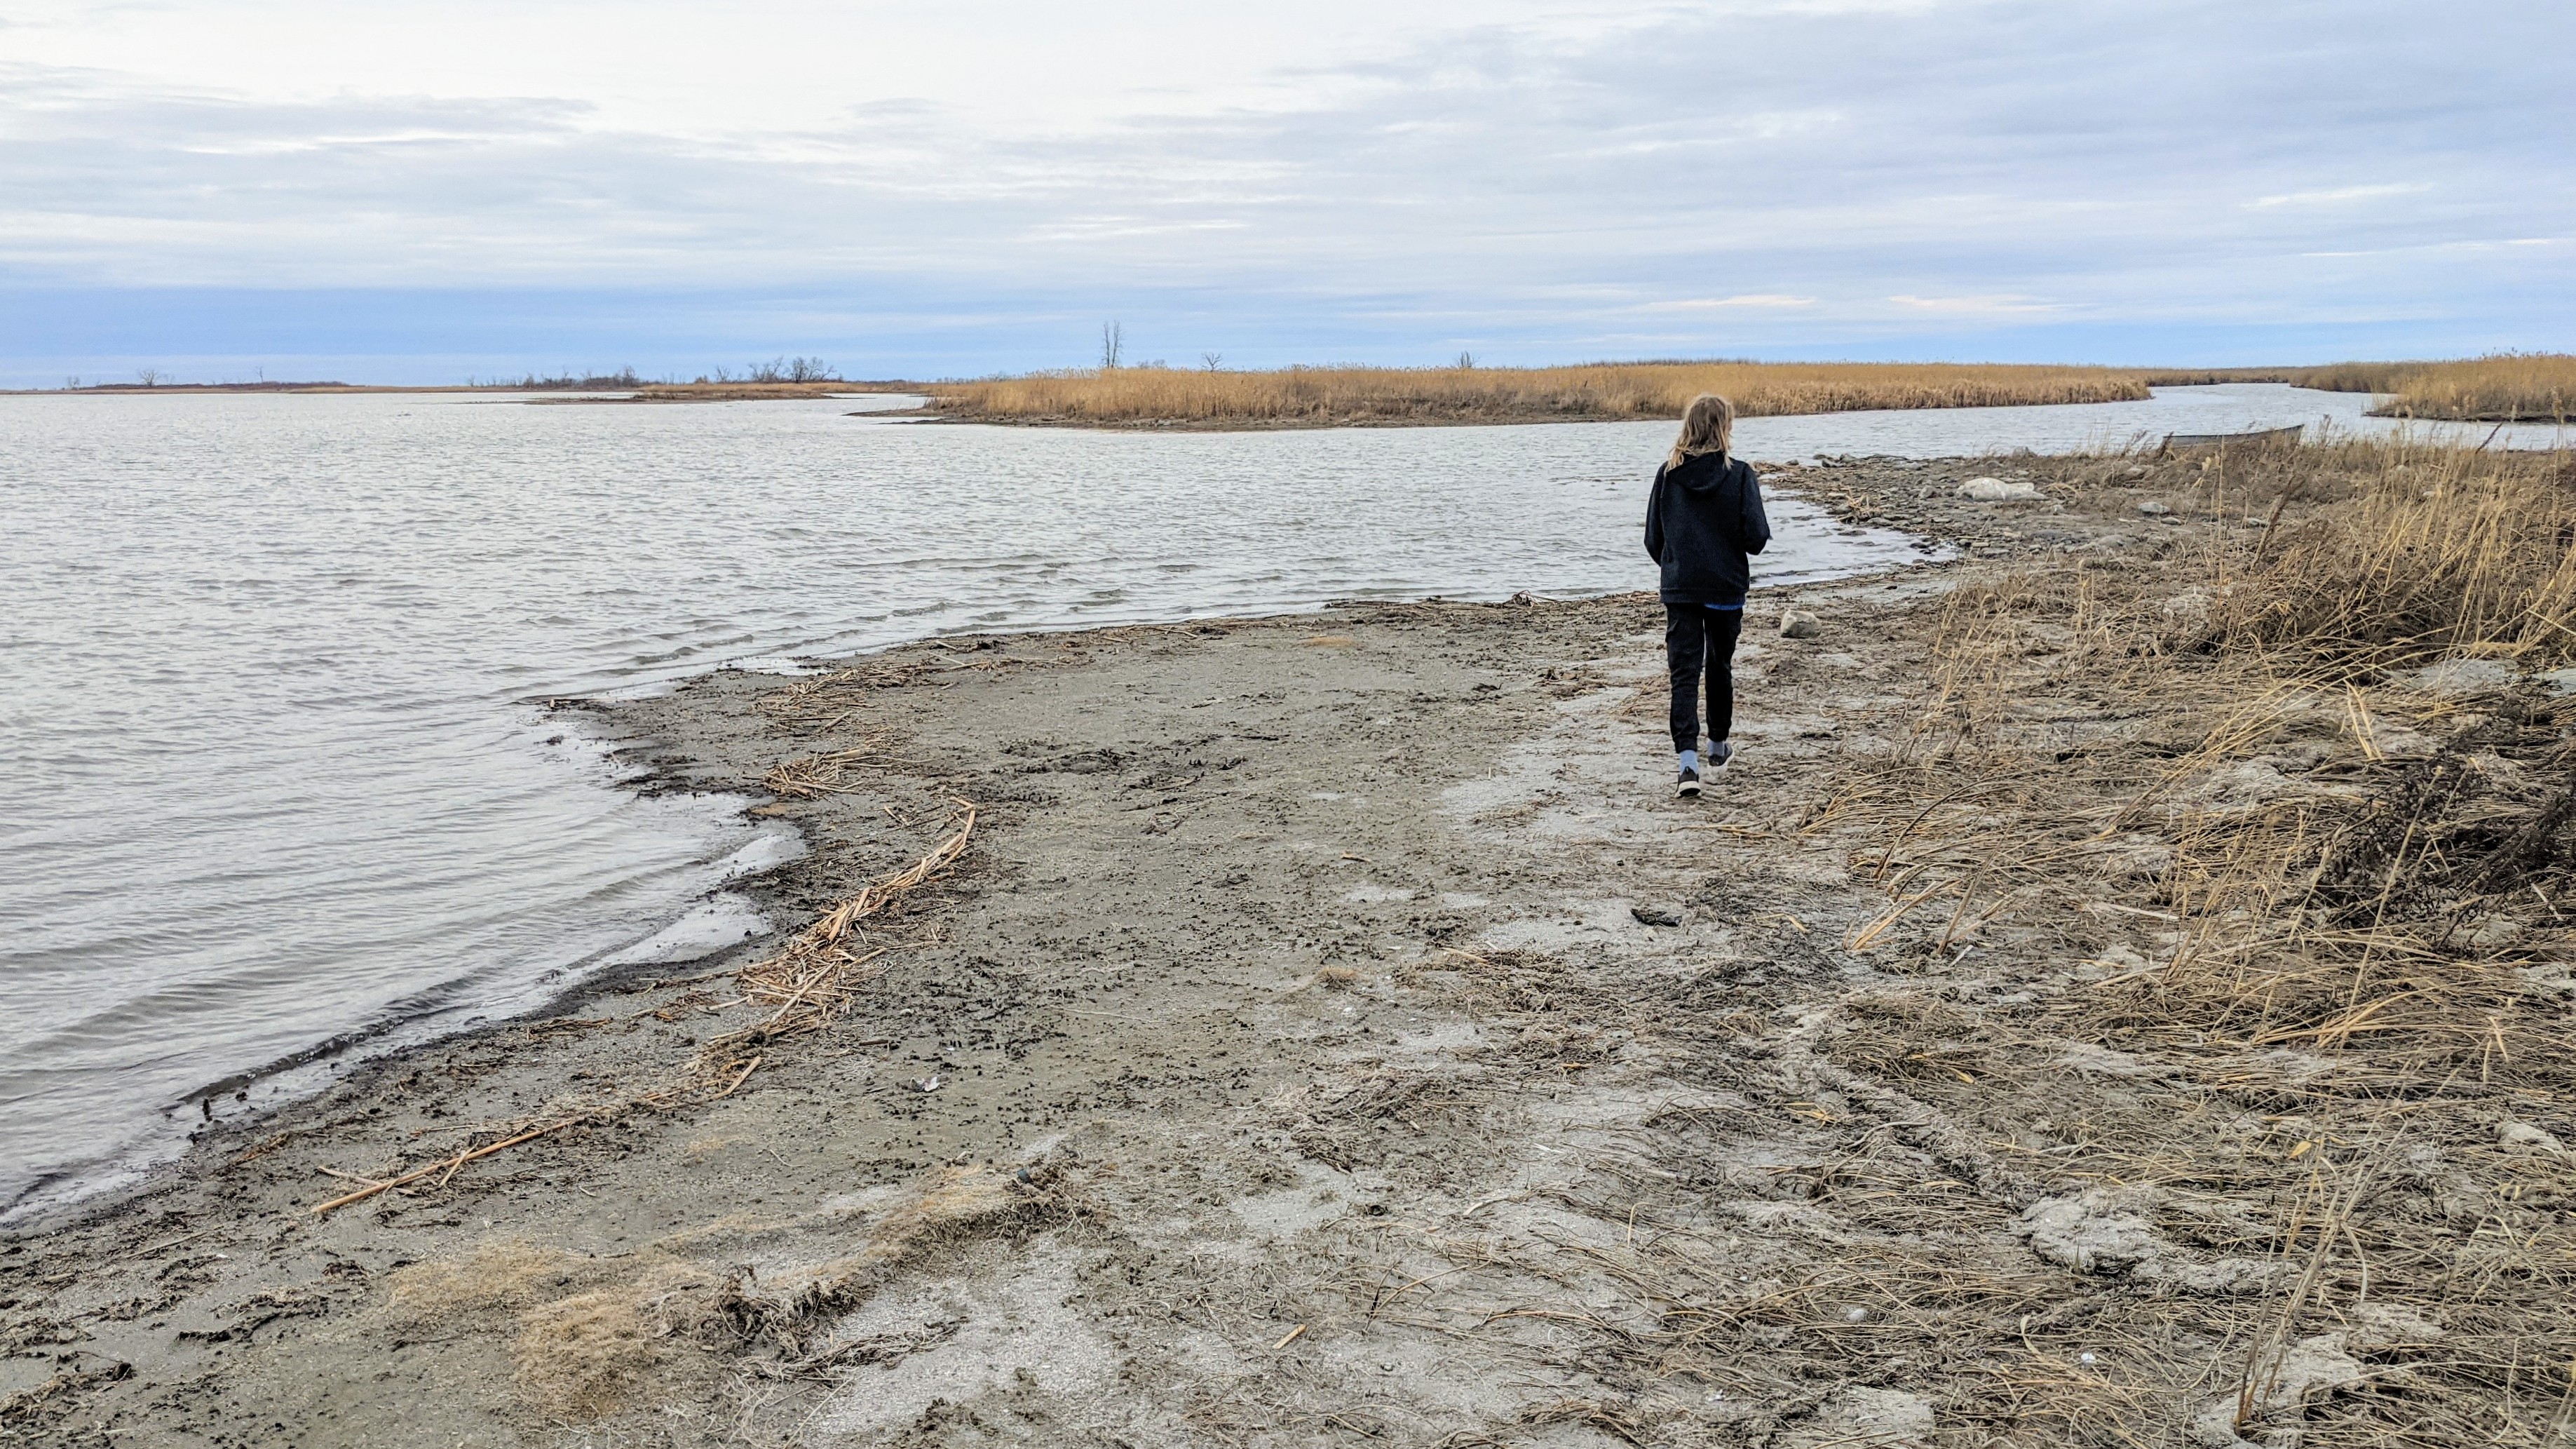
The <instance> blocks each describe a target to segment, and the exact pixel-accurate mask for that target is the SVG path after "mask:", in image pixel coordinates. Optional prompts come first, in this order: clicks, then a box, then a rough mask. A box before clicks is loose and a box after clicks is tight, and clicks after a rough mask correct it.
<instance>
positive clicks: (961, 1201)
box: [717, 1165, 1068, 1363]
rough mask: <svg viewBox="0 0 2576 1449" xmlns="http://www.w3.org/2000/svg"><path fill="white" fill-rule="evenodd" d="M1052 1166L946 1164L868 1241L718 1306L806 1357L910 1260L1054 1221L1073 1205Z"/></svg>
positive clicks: (871, 1227)
mask: <svg viewBox="0 0 2576 1449" xmlns="http://www.w3.org/2000/svg"><path fill="white" fill-rule="evenodd" d="M1060 1178H1061V1170H1060V1169H1058V1168H1056V1167H1054V1166H1052V1165H1041V1166H1037V1167H1030V1168H1024V1169H1021V1170H1019V1171H1017V1172H999V1171H996V1170H994V1169H992V1168H990V1167H951V1168H943V1169H941V1170H940V1171H939V1172H938V1173H937V1174H935V1175H933V1176H932V1177H931V1178H929V1179H928V1180H927V1181H925V1182H923V1183H922V1184H921V1185H920V1186H919V1187H918V1188H916V1189H915V1191H914V1192H912V1193H911V1194H910V1195H909V1196H907V1197H906V1198H905V1199H904V1200H903V1201H902V1202H900V1203H898V1204H896V1205H895V1206H894V1207H892V1208H889V1209H887V1210H886V1212H885V1213H884V1214H883V1215H881V1216H879V1217H878V1218H877V1219H876V1220H875V1221H873V1222H871V1223H869V1224H868V1226H867V1242H866V1244H865V1245H864V1246H863V1247H862V1248H861V1249H860V1250H859V1251H858V1252H856V1253H852V1254H850V1255H848V1256H847V1257H842V1258H836V1259H834V1260H832V1261H831V1262H828V1263H825V1264H823V1265H821V1266H820V1267H817V1268H814V1269H812V1270H811V1271H810V1272H808V1273H806V1274H804V1275H803V1279H804V1281H803V1282H802V1283H801V1284H800V1285H799V1286H797V1287H794V1288H791V1289H789V1290H787V1291H786V1292H784V1293H783V1294H781V1295H779V1296H777V1297H760V1296H754V1295H752V1294H749V1293H746V1292H744V1291H743V1289H742V1285H741V1283H740V1282H736V1283H733V1284H731V1285H729V1286H727V1287H726V1289H725V1290H724V1292H723V1294H722V1295H721V1297H720V1299H719V1301H718V1304H717V1312H718V1313H719V1314H720V1315H721V1317H722V1319H723V1321H724V1322H725V1323H726V1324H727V1326H728V1327H729V1328H730V1330H731V1331H732V1332H733V1333H734V1334H735V1335H736V1336H737V1337H739V1338H740V1339H741V1340H742V1341H744V1342H746V1343H753V1344H768V1345H770V1346H772V1347H773V1348H775V1349H776V1350H777V1351H778V1352H779V1353H780V1355H781V1356H782V1357H783V1358H784V1359H786V1360H788V1361H789V1362H790V1363H795V1362H799V1361H802V1360H804V1359H805V1358H806V1357H807V1356H808V1355H809V1353H810V1350H811V1345H812V1343H813V1340H814V1338H815V1336H816V1335H817V1334H819V1333H822V1332H823V1331H825V1330H827V1329H829V1327H830V1326H831V1324H832V1323H833V1322H834V1321H835V1320H837V1319H838V1318H840V1317H841V1316H842V1315H843V1314H846V1313H848V1312H850V1311H851V1310H852V1309H854V1308H857V1307H858V1306H860V1305H861V1304H863V1303H865V1302H866V1301H867V1300H868V1299H869V1298H870V1297H872V1296H874V1294H875V1293H876V1291H877V1289H878V1288H879V1287H881V1286H882V1285H883V1284H884V1283H885V1281H886V1279H887V1278H888V1277H890V1276H892V1274H894V1273H895V1272H896V1271H897V1270H898V1269H900V1268H902V1267H903V1266H904V1265H905V1264H907V1263H910V1262H912V1261H914V1260H915V1259H917V1258H919V1257H920V1256H921V1255H923V1254H924V1253H927V1252H929V1251H931V1250H933V1249H936V1248H939V1247H941V1246H944V1245H949V1244H954V1243H958V1242H962V1241H964V1240H966V1239H968V1238H972V1237H975V1236H978V1235H981V1234H985V1233H991V1232H997V1231H1005V1230H1010V1229H1014V1228H1028V1227H1033V1226H1036V1225H1039V1224H1043V1223H1048V1222H1053V1221H1056V1220H1058V1219H1059V1218H1061V1217H1063V1216H1064V1215H1065V1213H1066V1212H1067V1211H1068V1204H1067V1202H1066V1200H1065V1198H1064V1196H1063V1194H1062V1193H1061V1192H1060V1191H1059V1190H1058V1189H1057V1183H1058V1182H1059V1180H1060Z"/></svg>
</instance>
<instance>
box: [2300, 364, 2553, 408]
mask: <svg viewBox="0 0 2576 1449" xmlns="http://www.w3.org/2000/svg"><path fill="white" fill-rule="evenodd" d="M2292 380H2294V381H2296V382H2297V383H2298V384H2299V385H2300V386H2302V387H2314V388H2323V389H2325V390H2327V391H2329V392H2381V393H2393V394H2395V396H2394V397H2393V398H2391V399H2390V401H2389V402H2388V403H2386V404H2385V405H2383V406H2382V407H2380V408H2379V409H2377V411H2379V412H2381V413H2383V414H2385V415H2387V416H2390V417H2401V418H2456V419H2465V420H2468V421H2473V422H2508V421H2515V420H2522V421H2528V422H2561V423H2563V422H2566V421H2567V420H2568V419H2570V418H2571V417H2576V355H2570V354H2567V353H2545V352H2508V353H2499V354H2497V355H2496V356H2493V357H2478V358H2471V359H2468V360H2465V361H2460V362H2346V363H2338V364H2336V365H2335V366H2332V367H2311V368H2301V369H2297V370H2296V374H2295V377H2294V378H2293V379H2292Z"/></svg>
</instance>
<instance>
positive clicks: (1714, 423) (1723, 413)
mask: <svg viewBox="0 0 2576 1449" xmlns="http://www.w3.org/2000/svg"><path fill="white" fill-rule="evenodd" d="M1734 441H1735V404H1733V403H1731V402H1728V401H1727V400H1726V399H1724V398H1722V397H1719V396H1718V395H1717V394H1716V393H1713V392H1704V393H1701V394H1700V395H1699V396H1697V397H1695V398H1692V399H1691V403H1690V406H1689V407H1688V408H1687V409H1684V410H1683V412H1682V435H1681V436H1680V437H1678V438H1675V439H1674V440H1673V455H1672V456H1671V457H1670V458H1667V459H1665V460H1664V466H1665V467H1667V468H1678V467H1680V466H1681V465H1682V464H1684V463H1687V462H1689V461H1690V460H1691V459H1693V458H1696V457H1698V456H1699V455H1700V454H1702V453H1723V452H1725V451H1726V450H1727V445H1728V444H1730V443H1732V442H1734Z"/></svg>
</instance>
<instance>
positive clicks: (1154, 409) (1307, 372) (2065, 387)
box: [929, 362, 2147, 427]
mask: <svg viewBox="0 0 2576 1449" xmlns="http://www.w3.org/2000/svg"><path fill="white" fill-rule="evenodd" d="M929 391H930V393H931V397H932V405H933V406H934V407H935V408H937V409H938V410H939V411H940V412H942V413H946V414H949V415H952V416H956V417H960V418H973V419H980V420H991V421H1007V422H1048V423H1076V424H1094V425H1098V424H1134V423H1162V424H1181V425H1199V426H1234V427H1264V426H1271V427H1278V426H1291V427H1293V426H1326V425H1335V424H1363V425H1364V424H1403V423H1480V422H1482V423H1491V422H1549V421H1574V420H1603V419H1626V418H1673V417H1679V416H1680V415H1681V411H1682V409H1683V408H1684V407H1685V406H1687V405H1688V404H1689V402H1690V400H1691V399H1692V398H1693V397H1695V396H1697V395H1699V394H1700V393H1704V392H1716V393H1723V394H1725V395H1726V396H1728V397H1730V398H1732V399H1734V400H1735V404H1736V406H1737V408H1738V409H1739V410H1741V412H1742V413H1743V414H1744V415H1745V416H1747V417H1766V416H1785V415H1789V414H1800V413H1831V412H1850V411H1855V410H1859V409H1865V408H1946V407H1995V406H2005V405H2014V404H2027V403H2085V402H2119V401H2131V400H2136V399H2139V398H2144V397H2146V396H2147V386H2146V384H2145V383H2144V382H2143V381H2141V380H2140V374H2137V373H2134V372H2130V371H2123V370H2119V369H2114V368H2105V367H2022V366H2001V365H1985V364H1975V365H1970V364H1947V363H1942V364H1906V363H1787V362H1778V363H1767V362H1766V363H1756V362H1642V363H1601V364H1594V365H1588V366H1581V367H1538V368H1485V367H1464V368H1461V367H1447V368H1386V367H1378V368H1371V367H1306V368H1291V369H1288V370H1286V371H1282V372H1184V371H1180V370H1177V369H1170V368H1145V367H1131V368H1118V369H1114V370H1107V371H1085V372H1063V373H1046V374H1039V375H1036V376H1030V377H1016V378H1003V379H999V380H995V381H987V382H958V383H937V384H932V385H931V386H930V388H929Z"/></svg>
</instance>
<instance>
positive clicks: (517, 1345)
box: [510, 1263, 716, 1421]
mask: <svg viewBox="0 0 2576 1449" xmlns="http://www.w3.org/2000/svg"><path fill="white" fill-rule="evenodd" d="M715 1287H716V1280H715V1279H714V1278H713V1277H712V1276H711V1275H709V1274H708V1273H706V1272H705V1271H704V1270H702V1269H699V1268H696V1267H694V1266H691V1265H689V1264H685V1263H660V1264H654V1265H651V1266H648V1267H646V1268H644V1269H643V1270H642V1271H641V1272H639V1273H638V1274H636V1275H635V1276H634V1277H632V1278H630V1279H628V1280H626V1281H624V1282H620V1283H616V1284H612V1285H610V1286H608V1287H604V1288H599V1289H594V1290H593V1291H591V1292H588V1293H576V1294H574V1295H572V1296H570V1297H568V1298H559V1299H556V1300H554V1301H553V1302H550V1303H544V1304H540V1305H538V1306H536V1307H534V1308H530V1309H528V1310H527V1311H526V1312H524V1313H521V1314H520V1315H519V1333H518V1337H517V1338H516V1339H515V1340H513V1342H512V1343H511V1345H510V1359H511V1380H512V1384H513V1387H515V1388H516V1389H517V1391H518V1396H519V1401H520V1402H521V1403H522V1404H524V1405H525V1406H527V1407H528V1408H529V1409H531V1410H534V1411H536V1412H537V1413H539V1414H541V1415H543V1416H545V1417H546V1418H548V1419H554V1420H566V1419H569V1420H574V1421H583V1420H590V1419H600V1418H605V1417H607V1416H608V1415H610V1414H613V1413H615V1412H617V1411H618V1410H619V1409H622V1408H624V1407H625V1406H626V1404H627V1403H628V1401H629V1400H631V1399H634V1398H637V1397H641V1396H644V1395H645V1394H647V1393H648V1392H650V1391H651V1389H652V1388H653V1387H654V1386H655V1381H656V1380H657V1379H658V1378H659V1377H660V1375H661V1371H662V1370H663V1368H664V1367H665V1365H666V1364H668V1363H669V1361H670V1359H671V1357H672V1355H673V1353H674V1352H675V1350H676V1348H677V1347H678V1346H679V1345H680V1344H684V1343H689V1342H692V1341H694V1332H695V1330H696V1329H698V1328H699V1327H701V1326H702V1325H703V1324H704V1323H706V1322H707V1321H708V1318H709V1315H708V1310H707V1306H706V1304H707V1298H708V1295H709V1294H710V1291H711V1290H713V1289H714V1288H715Z"/></svg>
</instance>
